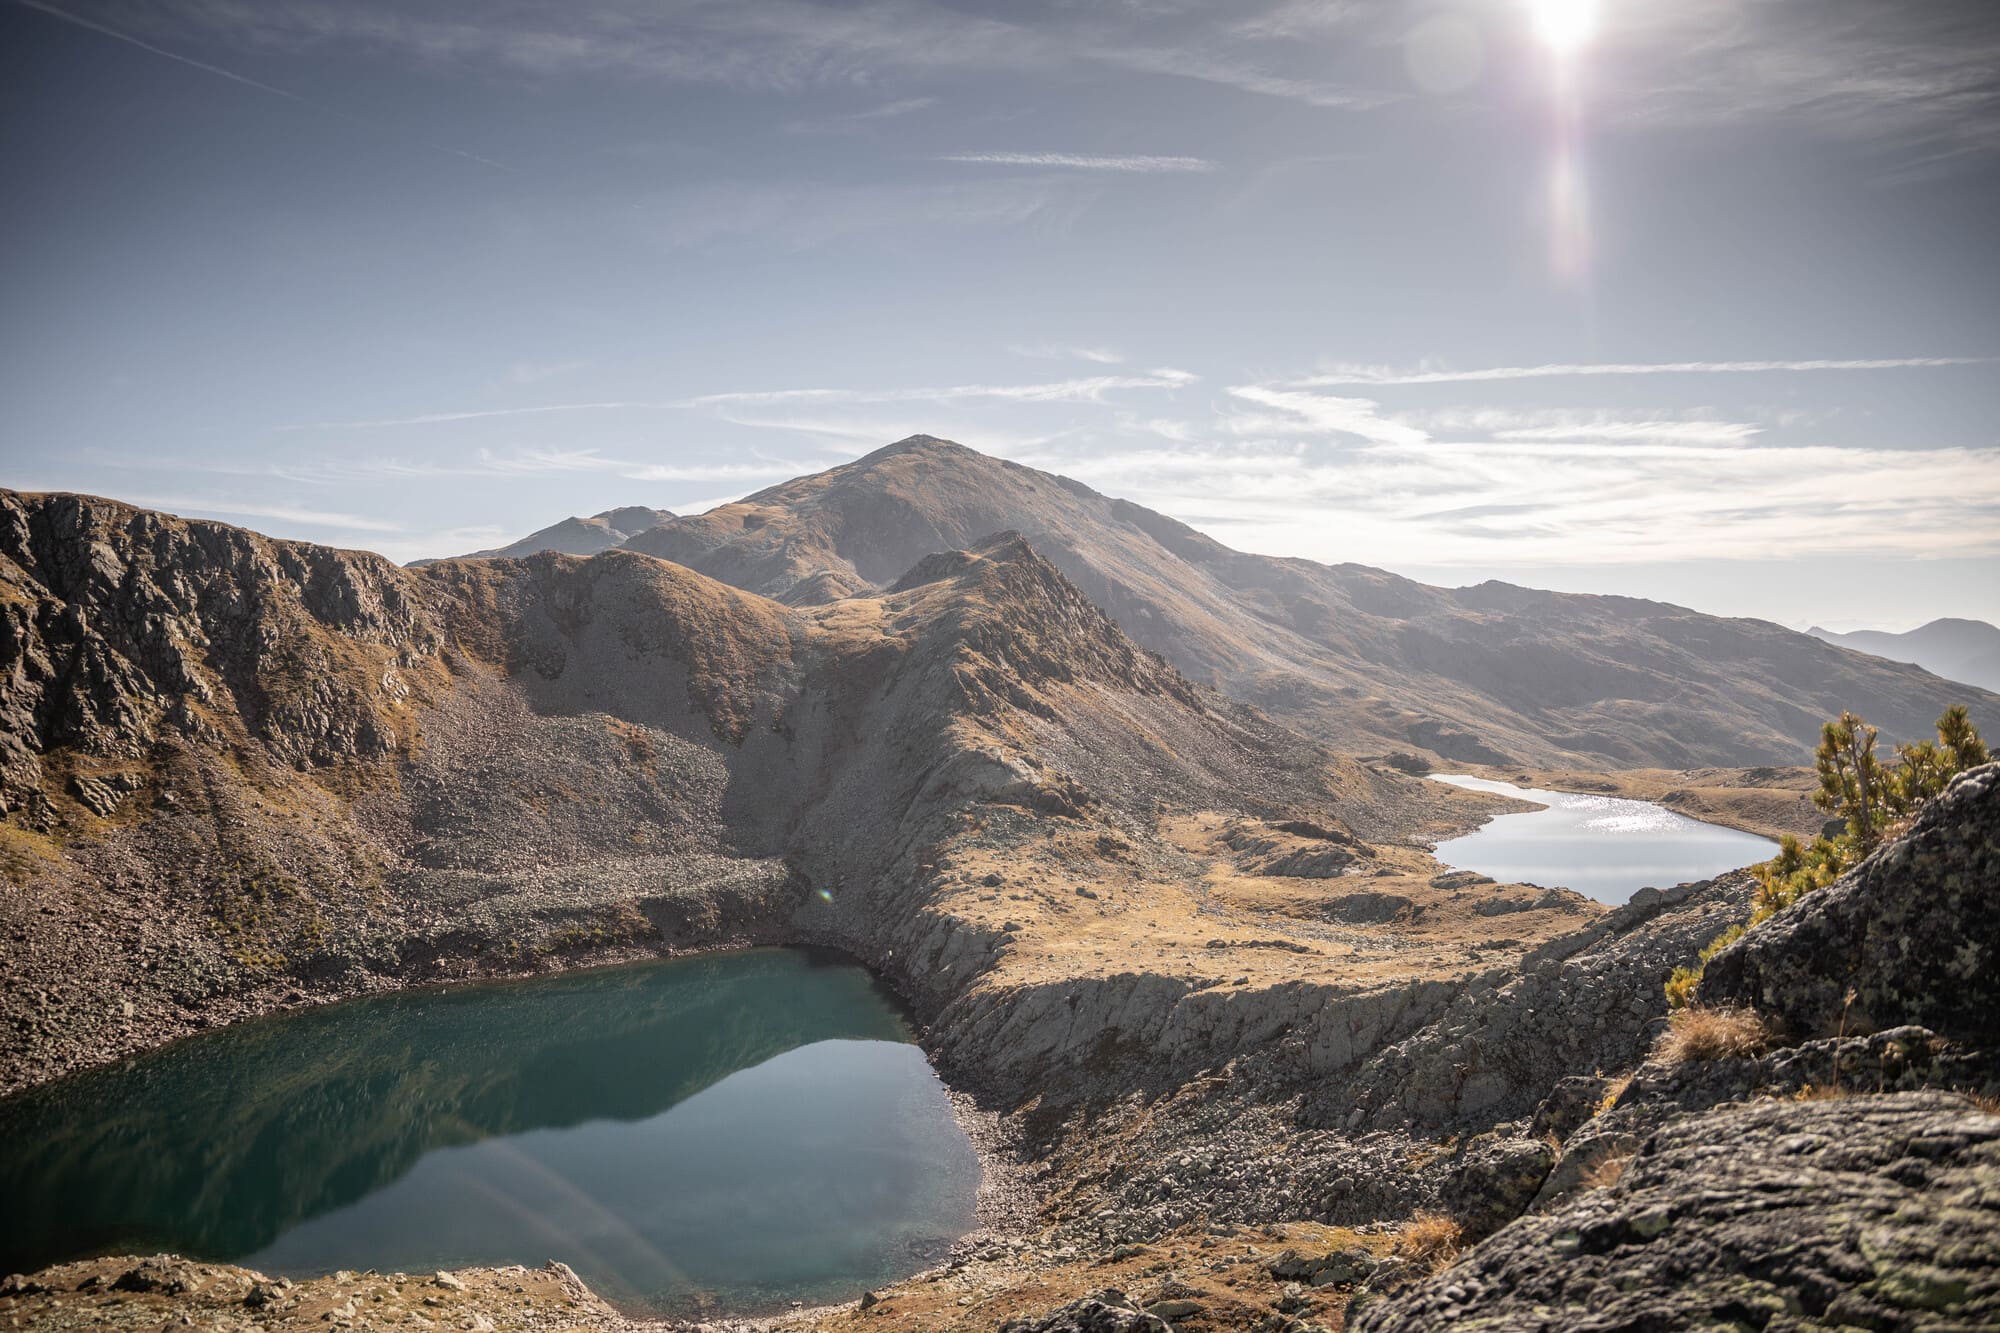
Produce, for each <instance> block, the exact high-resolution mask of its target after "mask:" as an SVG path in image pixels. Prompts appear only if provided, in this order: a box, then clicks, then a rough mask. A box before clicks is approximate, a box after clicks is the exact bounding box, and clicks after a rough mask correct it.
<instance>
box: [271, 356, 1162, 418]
mask: <svg viewBox="0 0 2000 1333" xmlns="http://www.w3.org/2000/svg"><path fill="white" fill-rule="evenodd" d="M1199 378H1200V377H1199V376H1197V375H1195V374H1193V373H1192V372H1190V371H1186V370H1178V369H1175V368H1174V367H1171V366H1162V367H1159V368H1157V369H1154V370H1151V371H1148V372H1146V373H1145V374H1143V375H1085V376H1079V377H1076V378H1073V379H1066V380H1053V381H1045V382H1041V383H1035V384H955V385H949V386H945V387H940V388H917V389H836V388H811V389H744V390H735V391H731V392H727V393H705V394H698V395H696V396H694V397H692V398H679V399H633V398H617V399H604V400H598V401H591V402H579V403H534V404H529V405H526V406H521V407H491V408H469V409H466V410H463V411H444V412H418V413H413V414H411V415H408V416H398V417H363V418H360V419H357V420H352V421H314V422H302V423H297V424H293V425H288V426H280V427H279V428H278V429H279V430H280V431H286V432H298V431H319V430H388V429H393V428H398V427H404V426H438V425H451V424H456V423H460V422H468V421H486V420H492V419H496V418H505V417H531V416H549V415H557V414H563V413H571V412H582V413H595V412H623V411H643V412H662V411H684V410H688V409H698V408H716V407H729V406H737V405H757V404H773V403H824V404H841V403H858V404H860V403H917V402H933V403H952V402H965V401H972V400H978V399H990V400H996V401H1005V402H1018V403H1055V402H1073V403H1094V402H1101V401H1103V399H1104V396H1105V395H1106V394H1109V393H1113V392H1119V391H1125V390H1143V389H1181V388H1185V387H1187V386H1188V385H1190V384H1193V383H1195V382H1196V380H1197V379H1199Z"/></svg>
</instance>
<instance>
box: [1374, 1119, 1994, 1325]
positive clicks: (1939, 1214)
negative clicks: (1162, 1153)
mask: <svg viewBox="0 0 2000 1333" xmlns="http://www.w3.org/2000/svg"><path fill="white" fill-rule="evenodd" d="M1996 1323H2000V1116H1994V1115H1989V1114H1985V1113H1983V1112H1979V1111H1976V1110H1974V1109H1973V1108H1972V1107H1971V1106H1970V1105H1969V1104H1968V1103H1967V1102H1966V1101H1965V1100H1964V1099H1963V1098H1960V1097H1956V1096H1952V1095H1949V1094H1944V1093H1896V1094H1891V1095H1887V1096H1870V1097H1860V1098H1851V1099H1845V1100H1821V1101H1806V1102H1797V1101H1775V1100H1773V1101H1763V1102H1758V1103H1754V1104H1751V1105H1743V1106H1729V1107H1724V1108H1719V1109H1717V1110H1714V1111H1709V1112H1703V1113H1700V1114H1697V1115H1693V1116H1686V1117H1683V1118H1680V1119H1678V1120H1675V1121H1673V1122H1672V1123H1670V1124H1668V1125H1666V1126H1665V1127H1663V1128H1661V1129H1660V1130H1659V1131H1658V1132H1657V1133H1655V1134H1654V1135H1653V1136H1652V1137H1651V1138H1649V1139H1648V1140H1647V1141H1646V1143H1645V1145H1644V1146H1643V1147H1642V1148H1640V1150H1639V1151H1638V1153H1637V1155H1636V1156H1634V1157H1633V1159H1632V1160H1631V1163H1630V1164H1629V1165H1628V1166H1627V1167H1626V1168H1625V1172H1624V1174H1623V1176H1621V1177H1620V1178H1619V1180H1618V1182H1617V1183H1616V1184H1614V1185H1612V1186H1610V1187H1608V1188H1605V1189H1599V1190H1594V1191H1591V1192H1588V1193H1586V1194H1583V1195H1581V1196H1580V1197H1578V1198H1577V1199H1576V1200H1575V1201H1574V1202H1571V1203H1569V1204H1566V1205H1564V1206H1563V1207H1561V1208H1559V1209H1557V1210H1556V1211H1554V1212H1552V1213H1548V1214H1545V1215H1541V1216H1535V1217H1529V1218H1524V1219H1523V1220H1521V1221H1518V1222H1515V1223H1514V1224H1512V1225H1511V1226H1509V1227H1507V1228H1506V1229H1505V1230H1503V1231H1501V1232H1500V1233H1499V1234H1498V1235H1496V1236H1494V1237H1493V1238H1492V1239H1490V1240H1488V1241H1486V1242H1485V1243H1484V1244H1482V1245H1480V1246H1479V1247H1477V1248H1476V1249H1475V1250H1473V1251H1472V1253H1471V1254H1470V1255H1469V1256H1468V1257H1467V1258H1465V1259H1464V1260H1461V1261H1460V1262H1459V1263H1457V1264H1455V1265H1453V1266H1452V1267H1451V1268H1450V1269H1448V1270H1446V1271H1445V1272H1444V1273H1442V1274H1440V1275H1439V1276H1437V1277H1435V1278H1433V1279H1431V1280H1430V1281H1428V1282H1426V1283H1423V1284H1421V1285H1419V1286H1418V1287H1416V1288H1415V1289H1413V1290H1411V1291H1409V1292H1407V1293H1405V1294H1401V1295H1398V1296H1395V1297H1392V1298H1390V1299H1388V1300H1385V1301H1383V1302H1382V1303H1380V1304H1375V1305H1372V1306H1370V1307H1369V1308H1367V1309H1365V1310H1364V1311H1363V1312H1362V1313H1361V1314H1360V1317H1359V1318H1358V1320H1356V1321H1355V1322H1354V1324H1353V1327H1354V1328H1356V1329H1357V1330H1359V1333H1390V1330H1403V1329H1428V1328H1441V1327H1450V1328H1454V1329H1465V1330H1468V1333H1470V1331H1471V1330H1480V1331H1482V1333H1484V1331H1486V1330H1491V1331H1493V1333H1499V1330H1506V1331H1507V1333H1539V1331H1546V1333H1558V1331H1560V1333H1570V1331H1571V1330H1588V1329H1603V1330H1610V1329H1662V1330H1665V1329H1696V1328H1770V1329H1778V1328H1799V1329H1804V1328H1867V1329H1880V1330H1885V1331H1891V1330H1893V1331H1894V1333H1903V1331H1904V1330H1909V1331H1910V1333H1914V1331H1915V1330H1919V1329H1967V1330H1970V1329H1976V1328H1991V1327H1993V1326H1994V1325H1995V1324H1996Z"/></svg>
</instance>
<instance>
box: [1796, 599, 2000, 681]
mask: <svg viewBox="0 0 2000 1333" xmlns="http://www.w3.org/2000/svg"><path fill="white" fill-rule="evenodd" d="M1806 633H1808V634H1810V635H1812V636H1813V637H1814V638H1815V639H1820V640H1823V641H1824V642H1827V643H1831V644H1835V645H1838V646H1839V647H1842V648H1851V649H1853V650H1854V651H1855V652H1860V653H1867V654H1869V655H1870V656H1872V657H1881V658H1885V659H1887V660H1888V661H1891V662H1910V663H1913V664H1915V665H1917V666H1920V667H1922V668H1924V670H1926V671H1929V672H1930V673H1932V674H1933V675H1937V676H1942V677H1944V678H1946V679H1947V680H1959V681H1964V682H1965V683H1966V684H1968V685H1977V686H1979V687H1980V688H1981V689H1986V690H2000V626H1994V625H1989V624H1988V623H1986V622H1985V621H1983V620H1968V619H1965V618H1963V617H1959V616H1942V617H1939V618H1938V619H1936V620H1933V621H1930V622H1929V623H1928V624H1924V625H1919V626H1918V627H1917V628H1915V629H1913V630H1905V631H1904V632H1902V633H1900V634H1898V633H1895V632H1892V631H1889V630H1855V631H1852V632H1850V633H1846V634H1836V633H1835V632H1834V631H1832V630H1827V629H1821V628H1820V627H1819V626H1817V625H1815V626H1813V627H1812V628H1811V629H1809V630H1807V631H1806Z"/></svg>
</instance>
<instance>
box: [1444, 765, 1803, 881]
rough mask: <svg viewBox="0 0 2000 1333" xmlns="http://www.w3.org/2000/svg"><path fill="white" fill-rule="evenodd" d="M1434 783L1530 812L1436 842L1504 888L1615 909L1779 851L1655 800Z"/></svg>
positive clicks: (1469, 781) (1453, 861)
mask: <svg viewBox="0 0 2000 1333" xmlns="http://www.w3.org/2000/svg"><path fill="white" fill-rule="evenodd" d="M1429 776H1430V779H1431V780H1432V781H1434V782H1440V783H1444V784H1446V785H1448V786H1452V787H1456V788H1460V789H1462V790H1470V791H1479V792H1484V793H1487V794H1489V795H1493V796H1498V797H1501V798H1502V799H1505V800H1508V801H1511V802H1514V803H1516V804H1517V805H1527V806H1530V807H1532V808H1529V809H1525V810H1518V811H1516V812H1513V813H1509V814H1503V815H1498V816H1496V817H1495V818H1494V819H1492V820H1490V821H1488V822H1487V823H1486V824H1485V825H1483V826H1482V827H1481V828H1479V829H1477V830H1475V831H1474V832H1472V833H1468V834H1465V835H1464V836H1462V837H1459V838H1454V839H1448V840H1446V841H1445V842H1441V843H1439V844H1438V845H1437V847H1436V848H1435V849H1434V854H1435V855H1436V856H1437V858H1438V859H1439V860H1440V861H1442V862H1444V863H1446V864H1448V865H1450V866H1453V867H1454V868H1456V869H1457V870H1460V871H1463V872H1466V873H1470V874H1475V875H1480V876H1484V877H1486V878H1488V879H1491V880H1494V881H1498V882H1502V883H1512V884H1521V885H1529V886H1534V887H1547V888H1566V889H1569V890H1572V891H1575V892H1579V893H1583V894H1586V895H1587V896H1589V897H1591V898H1593V899H1595V900H1596V901H1598V902H1600V903H1603V904H1605V905H1607V906H1611V907H1618V906H1622V905H1624V904H1625V903H1627V902H1629V901H1631V900H1632V897H1633V895H1635V894H1637V893H1639V892H1640V891H1641V890H1644V889H1655V890H1658V889H1665V888H1668V887H1671V886H1673V885H1676V884H1686V883H1697V882H1701V881H1705V880H1710V879H1713V878H1715V877H1716V876H1718V875H1723V874H1728V873H1730V872H1732V871H1736V870H1741V869H1743V868H1745V867H1746V866H1750V865H1755V864H1758V863H1761V862H1763V861H1767V860H1769V859H1770V858H1771V857H1772V856H1774V855H1776V854H1777V851H1778V844H1777V843H1775V842H1773V841H1771V840H1770V839H1768V838H1764V837H1762V836H1761V835H1758V834H1755V833H1749V832H1745V831H1743V830H1741V829H1735V828H1730V827H1728V826H1727V825H1722V824H1716V823H1712V822H1709V821H1705V820H1698V819H1695V818H1693V817H1692V816H1689V815H1685V814H1682V813H1680V812H1679V811H1676V810H1672V809H1669V808H1668V807H1667V806H1665V805H1662V804H1660V803H1658V802H1654V801H1641V800H1635V799H1633V798H1631V797H1626V796H1618V795H1613V794H1610V793H1609V792H1605V791H1601V790H1598V791H1588V792H1565V791H1560V790H1557V789H1555V788H1548V787H1527V786H1521V785H1518V784H1516V783H1514V782H1511V781H1508V780H1506V779H1503V778H1494V777H1485V776H1481V775H1477V774H1470V773H1466V774H1455V773H1432V774H1430V775H1429ZM1607 785H1608V784H1607Z"/></svg>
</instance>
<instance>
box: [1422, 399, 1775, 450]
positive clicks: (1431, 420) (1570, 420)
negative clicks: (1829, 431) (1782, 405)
mask: <svg viewBox="0 0 2000 1333" xmlns="http://www.w3.org/2000/svg"><path fill="white" fill-rule="evenodd" d="M1396 420H1398V421H1401V422H1404V423H1406V424H1409V425H1413V426H1417V427H1420V428H1422V429H1423V430H1425V431H1427V432H1430V433H1432V434H1446V435H1453V434H1456V435H1460V436H1466V435H1471V436H1477V437H1479V438H1483V439H1493V440H1665V441H1675V442H1679V443H1683V444H1741V443H1743V442H1745V441H1747V440H1751V439H1753V438H1755V437H1756V436H1758V435H1760V434H1762V433H1763V430H1764V427H1762V426H1761V425H1757V424H1754V423H1752V422H1747V421H1720V420H1716V419H1714V418H1711V417H1702V416H1687V415H1684V414H1672V413H1668V412H1664V411H1661V412H1655V413H1652V414H1650V415H1640V416H1635V415H1633V414H1632V413H1630V412H1609V411H1604V410H1601V409H1599V410H1577V409H1573V408H1526V409H1523V408H1495V407H1476V408H1458V407H1452V408H1441V409H1436V410H1430V411H1422V412H1401V413H1398V414H1397V415H1396Z"/></svg>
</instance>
